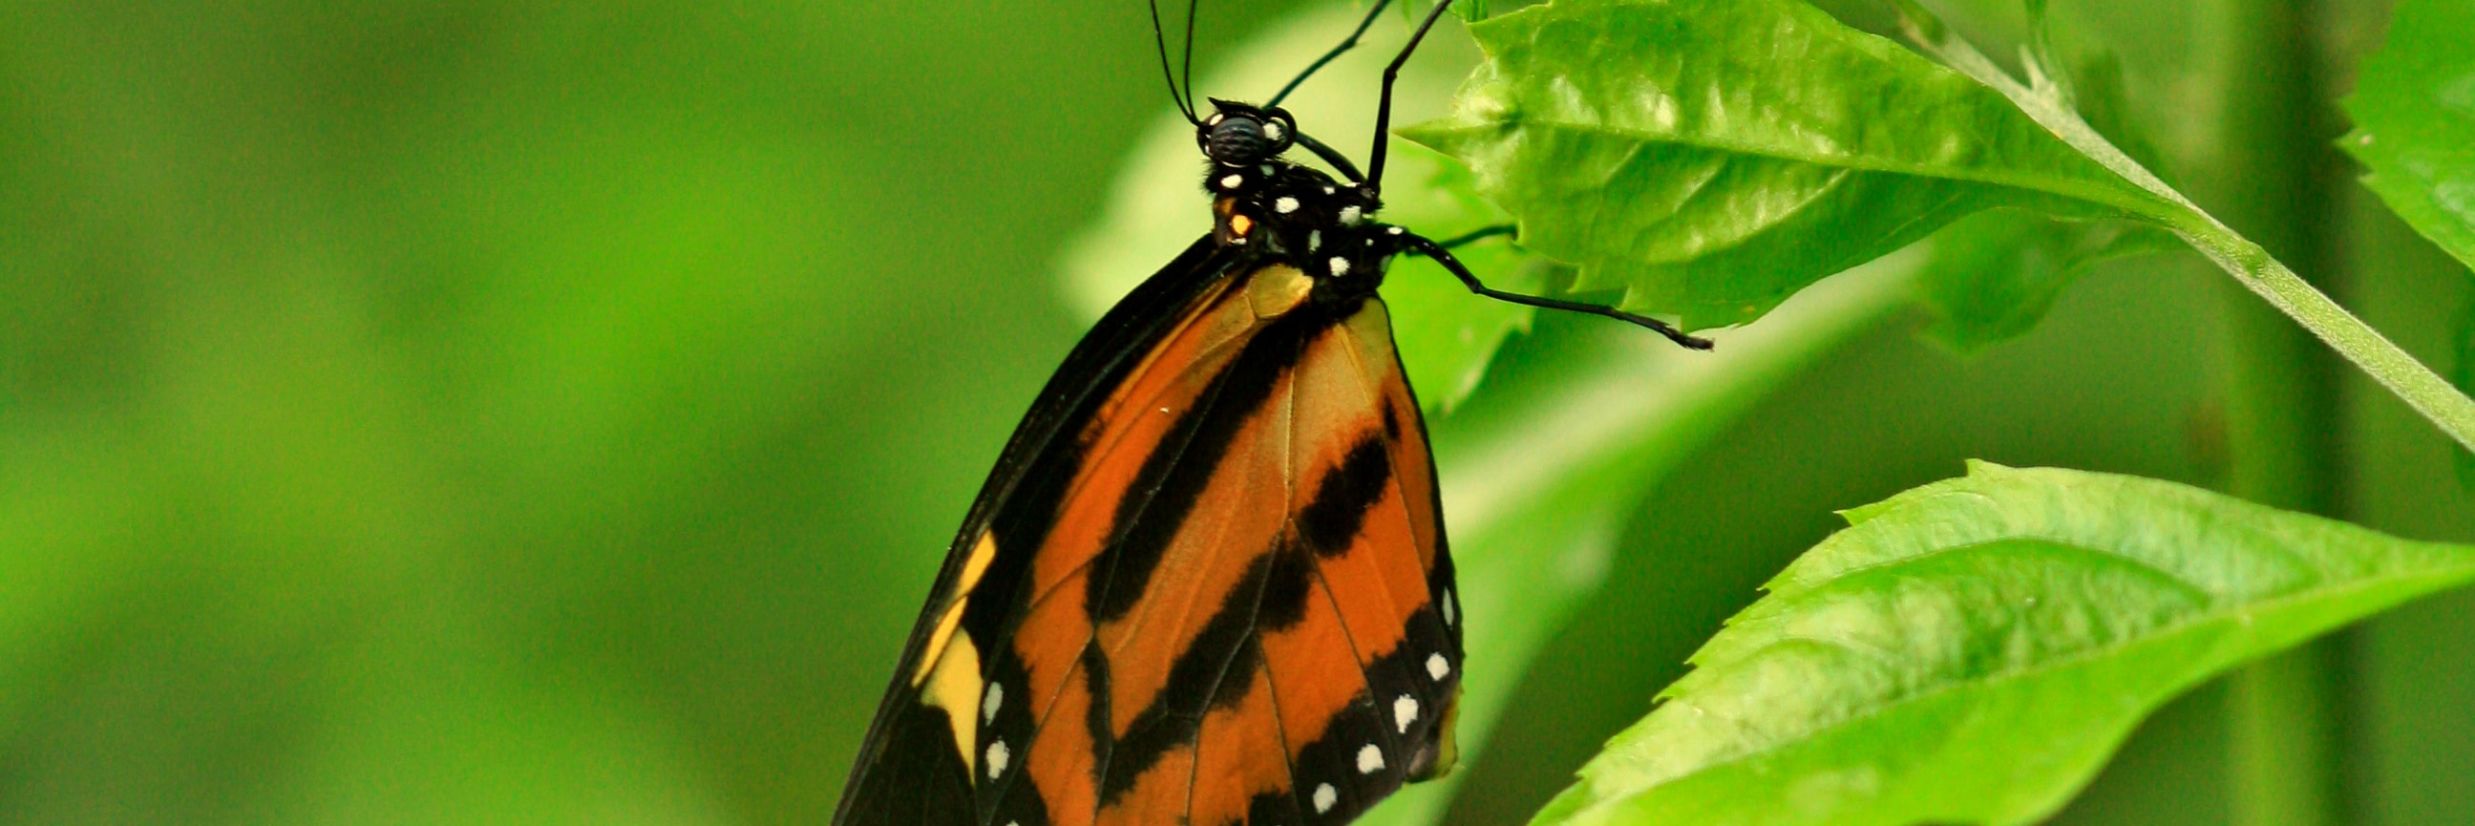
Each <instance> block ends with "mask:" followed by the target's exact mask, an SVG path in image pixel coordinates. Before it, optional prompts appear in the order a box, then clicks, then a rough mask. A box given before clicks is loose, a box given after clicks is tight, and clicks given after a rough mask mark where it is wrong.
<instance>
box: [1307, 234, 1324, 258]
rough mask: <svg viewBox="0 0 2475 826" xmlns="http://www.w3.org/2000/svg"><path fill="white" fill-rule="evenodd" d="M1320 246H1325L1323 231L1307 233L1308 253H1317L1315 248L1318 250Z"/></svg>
mask: <svg viewBox="0 0 2475 826" xmlns="http://www.w3.org/2000/svg"><path fill="white" fill-rule="evenodd" d="M1320 246H1323V230H1319V229H1310V230H1307V231H1306V251H1307V252H1314V251H1315V248H1316V247H1320Z"/></svg>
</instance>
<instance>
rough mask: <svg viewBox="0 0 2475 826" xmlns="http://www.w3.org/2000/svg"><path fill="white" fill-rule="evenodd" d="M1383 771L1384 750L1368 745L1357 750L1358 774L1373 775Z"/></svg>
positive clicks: (1371, 744)
mask: <svg viewBox="0 0 2475 826" xmlns="http://www.w3.org/2000/svg"><path fill="white" fill-rule="evenodd" d="M1383 770H1384V750H1383V749H1379V748H1376V747H1375V744H1373V743H1368V744H1366V745H1364V746H1360V747H1359V748H1358V773H1359V774H1374V773H1376V772H1379V771H1383Z"/></svg>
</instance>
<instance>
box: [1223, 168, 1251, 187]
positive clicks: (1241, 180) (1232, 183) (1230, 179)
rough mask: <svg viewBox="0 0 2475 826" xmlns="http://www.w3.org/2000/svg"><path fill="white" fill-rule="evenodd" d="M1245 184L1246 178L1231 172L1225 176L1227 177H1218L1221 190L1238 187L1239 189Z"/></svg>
mask: <svg viewBox="0 0 2475 826" xmlns="http://www.w3.org/2000/svg"><path fill="white" fill-rule="evenodd" d="M1245 183H1246V176H1244V175H1240V174H1237V173H1235V172H1231V173H1229V174H1227V175H1222V176H1220V188H1222V189H1236V188H1238V187H1240V186H1243V185H1245Z"/></svg>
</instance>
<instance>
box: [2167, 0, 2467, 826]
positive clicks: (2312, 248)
mask: <svg viewBox="0 0 2475 826" xmlns="http://www.w3.org/2000/svg"><path fill="white" fill-rule="evenodd" d="M2203 12H2204V13H2206V14H2208V15H2209V17H2210V18H2211V19H2212V21H2213V25H2211V26H2209V27H2208V29H2209V30H2211V33H2212V35H2213V37H2211V38H2210V45H2212V46H2214V47H2215V48H2214V49H2212V50H2211V51H2213V52H2215V53H2216V57H2217V59H2215V60H2211V61H2207V62H2208V63H2209V64H2211V65H2210V67H2209V68H2210V71H2209V75H2210V76H2212V77H2213V78H2214V79H2215V80H2216V82H2217V86H2218V94H2217V99H2218V100H2220V101H2222V104H2221V106H2222V110H2221V111H2220V112H2218V113H2217V114H2218V116H2217V117H2216V118H2214V119H2212V120H2211V122H2212V123H2213V124H2214V126H2215V128H2216V134H2215V135H2214V136H2213V139H2212V140H2211V141H2210V144H2211V145H2213V146H2216V147H2219V148H2220V151H2219V152H2217V153H2216V157H2215V159H2214V164H2215V166H2214V167H2213V168H2211V169H2209V170H2208V172H2207V174H2205V177H2204V178H2203V184H2202V187H2201V188H2202V193H2201V194H2202V195H2204V196H2205V197H2207V198H2208V199H2209V200H2210V201H2211V202H2213V203H2215V204H2217V205H2218V206H2219V209H2220V210H2221V214H2223V215H2224V216H2225V220H2226V221H2227V222H2231V223H2232V224H2233V225H2236V226H2241V227H2243V228H2244V229H2245V230H2246V231H2248V232H2249V233H2250V234H2251V237H2253V238H2258V239H2261V242H2262V243H2263V244H2266V245H2269V246H2273V247H2275V248H2276V249H2277V254H2279V255H2282V256H2285V257H2286V258H2287V260H2291V261H2294V262H2296V263H2298V264H2300V265H2302V266H2303V267H2304V268H2305V269H2306V270H2307V271H2309V272H2313V273H2315V274H2317V275H2318V276H2319V278H2320V279H2322V282H2321V283H2322V284H2323V285H2327V284H2330V283H2332V282H2333V281H2334V280H2335V279H2337V278H2339V277H2340V273H2341V270H2342V268H2343V261H2342V260H2341V257H2340V256H2339V255H2337V254H2336V248H2337V244H2338V241H2337V239H2336V238H2335V234H2334V233H2333V232H2331V231H2330V228H2331V226H2332V224H2333V222H2332V220H2331V216H2329V215H2327V214H2326V210H2327V205H2328V204H2331V203H2332V202H2334V200H2335V199H2334V198H2332V197H2331V195H2330V191H2331V190H2332V189H2334V188H2335V186H2336V184H2335V182H2334V179H2335V177H2336V169H2335V167H2334V161H2333V159H2332V151H2333V150H2332V149H2331V148H2330V147H2331V144H2330V141H2331V140H2333V139H2334V138H2335V137H2336V136H2337V130H2336V129H2335V128H2334V122H2333V119H2332V118H2330V117H2329V116H2327V115H2326V114H2325V110H2324V109H2323V107H2324V106H2325V104H2324V103H2323V102H2322V100H2323V98H2324V94H2323V92H2324V90H2323V89H2322V85H2321V83H2320V82H2319V81H2320V77H2321V71H2320V66H2321V60H2320V54H2319V51H2318V49H2316V48H2315V47H2314V45H2313V42H2312V39H2311V36H2310V34H2309V32H2311V31H2313V30H2314V28H2315V27H2313V26H2311V25H2309V21H2310V20H2311V19H2312V18H2313V17H2314V16H2315V15H2316V13H2317V12H2318V9H2317V8H2316V6H2315V0H2218V2H2215V3H2211V4H2209V5H2207V6H2205V7H2203ZM2189 214H2195V215H2196V214H2198V213H2197V211H2196V210H2194V211H2192V212H2190V213H2189ZM2209 223H2210V224H2211V225H2213V226H2210V227H2203V228H2202V229H2213V230H2216V231H2217V232H2216V234H2215V235H2214V236H2213V237H2209V238H2207V239H2206V240H2202V239H2201V238H2198V237H2195V236H2193V235H2190V234H2187V235H2186V236H2185V237H2186V239H2188V240H2191V241H2192V244H2193V246H2194V247H2197V248H2200V249H2202V250H2204V251H2209V252H2210V257H2211V260H2215V261H2218V264H2219V266H2221V267H2226V266H2228V265H2229V264H2230V263H2237V262H2236V261H2228V260H2220V256H2226V257H2228V258H2236V257H2238V256H2239V259H2240V260H2241V261H2248V262H2250V264H2251V266H2252V267H2255V268H2257V269H2245V270H2244V271H2245V272H2251V273H2254V275H2253V276H2252V277H2249V278H2238V279H2237V280H2238V282H2239V283H2242V284H2243V286H2244V287H2245V288H2246V289H2249V290H2251V291H2252V292H2253V293H2255V294H2257V295H2260V296H2261V297H2263V298H2267V299H2268V301H2269V305H2270V306H2269V307H2263V306H2261V305H2260V303H2259V302H2256V301H2253V300H2252V299H2251V298H2250V297H2248V296H2243V295H2239V294H2235V293H2233V291H2231V290H2230V291H2228V295H2227V305H2226V316H2225V322H2226V324H2225V329H2224V331H2223V334H2224V336H2225V341H2226V347H2225V352H2224V353H2223V354H2222V358H2223V360H2224V364H2225V368H2226V386H2225V399H2226V422H2227V428H2226V439H2227V445H2228V455H2229V457H2230V458H2231V459H2232V464H2231V466H2230V467H2229V468H2228V474H2227V479H2226V485H2227V488H2228V491H2229V492H2231V493H2233V494H2235V495H2237V496H2241V497H2243V498H2246V499H2250V500H2252V501H2255V502H2260V503H2263V504H2269V505H2275V506H2278V507H2284V508H2291V509H2296V510H2305V511H2313V512H2318V513H2323V514H2330V513H2332V512H2333V511H2334V510H2335V508H2336V506H2337V504H2338V501H2339V497H2338V496H2337V493H2336V480H2337V478H2338V477H2339V475H2340V473H2339V469H2340V464H2341V460H2340V458H2339V456H2340V453H2339V446H2338V441H2337V436H2336V432H2335V431H2336V423H2337V418H2338V416H2337V404H2336V396H2337V393H2338V392H2339V387H2338V383H2337V380H2336V372H2337V371H2336V369H2335V365H2334V364H2332V363H2331V362H2330V360H2329V358H2328V356H2327V353H2326V351H2323V350H2321V349H2320V348H2318V347H2316V346H2314V344H2313V342H2312V339H2311V337H2310V336H2307V335H2304V334H2303V331H2302V330H2299V329H2297V328H2296V326H2295V325H2294V324H2291V323H2288V322H2287V320H2286V318H2280V317H2279V313H2278V312H2271V308H2272V307H2274V308H2276V309H2277V310H2278V311H2280V312H2283V313H2284V314H2285V315H2286V316H2287V317H2291V318H2303V317H2306V316H2309V317H2312V318H2316V319H2320V320H2323V321H2327V322H2332V323H2334V324H2336V325H2339V328H2342V326H2343V325H2344V324H2346V323H2347V322H2353V321H2354V319H2353V316H2351V315H2347V314H2346V313H2345V311H2343V310H2341V309H2338V307H2337V305H2336V304H2335V303H2333V302H2331V301H2329V299H2328V298H2327V297H2326V296H2324V295H2323V294H2322V293H2321V292H2320V290H2318V289H2316V288H2315V287H2314V285H2312V284H2310V283H2308V282H2306V281H2305V280H2304V279H2302V278H2299V277H2296V274H2295V273H2293V272H2292V271H2289V270H2286V269H2285V268H2284V267H2283V266H2278V265H2277V261H2276V259H2274V258H2272V257H2271V256H2270V254H2269V253H2268V252H2266V251H2265V250H2260V249H2259V248H2257V247H2255V248H2253V249H2252V250H2250V251H2245V250H2241V249H2239V248H2231V249H2230V248H2229V245H2237V244H2244V245H2247V244H2250V243H2251V242H2249V241H2247V240H2244V239H2243V238H2242V237H2241V236H2236V235H2234V233H2233V232H2232V231H2231V230H2227V229H2225V226H2224V225H2222V224H2217V223H2216V221H2215V219H2211V220H2210V222H2209ZM2238 266H2240V265H2239V264H2238ZM2272 268H2273V269H2272ZM2234 271H2236V270H2235V269H2229V272H2234ZM2354 323H2355V325H2356V326H2358V327H2360V322H2354ZM2359 343H2361V344H2364V345H2366V346H2367V347H2368V348H2369V350H2368V351H2370V352H2378V351H2379V349H2380V348H2381V347H2382V346H2383V345H2387V343H2388V342H2386V341H2383V340H2380V339H2379V337H2378V336H2373V337H2372V338H2370V339H2368V340H2365V341H2362V342H2359ZM2338 349H2339V350H2341V351H2343V350H2345V348H2343V347H2340V348H2338ZM2388 349H2389V350H2391V351H2394V350H2395V349H2396V348H2394V347H2390V348H2388ZM2407 366H2408V367H2409V368H2410V369H2411V368H2413V367H2419V366H2420V365H2413V364H2412V363H2411V362H2409V363H2408V365H2407ZM2375 375H2378V373H2377V372H2376V373H2375ZM2347 660H2348V656H2347V645H2346V639H2345V638H2344V637H2342V636H2339V637H2331V638H2329V639H2324V640H2320V641H2317V642H2313V643H2310V644H2307V645H2306V646H2304V647H2303V648H2301V649H2298V650H2295V651H2290V652H2287V653H2284V654H2280V655H2277V656H2273V657H2270V658H2267V659H2264V660H2262V661H2260V662H2258V663H2254V664H2252V665H2250V666H2247V667H2245V668H2244V669H2242V670H2241V671H2237V672H2235V673H2234V674H2233V675H2232V677H2231V679H2230V680H2229V683H2230V684H2229V686H2228V688H2229V690H2228V692H2227V694H2226V707H2225V711H2226V714H2227V735H2228V736H2227V744H2226V745H2227V764H2228V768H2229V769H2230V771H2229V774H2228V780H2229V783H2230V789H2229V791H2230V795H2229V800H2228V803H2229V806H2228V808H2229V809H2230V812H2231V814H2232V815H2233V819H2232V822H2233V823H2235V824H2239V826H2329V824H2336V823H2344V822H2347V821H2348V819H2349V818H2348V806H2347V799H2346V787H2345V783H2344V779H2345V777H2344V773H2343V772H2342V771H2341V768H2340V767H2341V765H2342V757H2343V752H2344V750H2345V728H2344V723H2345V720H2346V719H2347V704H2346V702H2345V699H2346V695H2345V692H2344V691H2342V690H2341V688H2340V683H2341V675H2342V674H2343V673H2344V671H2345V668H2346V662H2347Z"/></svg>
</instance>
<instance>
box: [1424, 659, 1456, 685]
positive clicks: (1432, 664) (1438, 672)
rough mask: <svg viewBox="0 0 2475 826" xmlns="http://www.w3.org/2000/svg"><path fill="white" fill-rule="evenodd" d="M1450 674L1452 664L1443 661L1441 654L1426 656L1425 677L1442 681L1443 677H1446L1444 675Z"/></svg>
mask: <svg viewBox="0 0 2475 826" xmlns="http://www.w3.org/2000/svg"><path fill="white" fill-rule="evenodd" d="M1450 673H1452V663H1448V662H1445V661H1444V655H1442V654H1428V655H1427V676H1428V677H1430V678H1433V679H1435V680H1437V681H1441V680H1443V679H1444V675H1446V674H1450Z"/></svg>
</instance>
